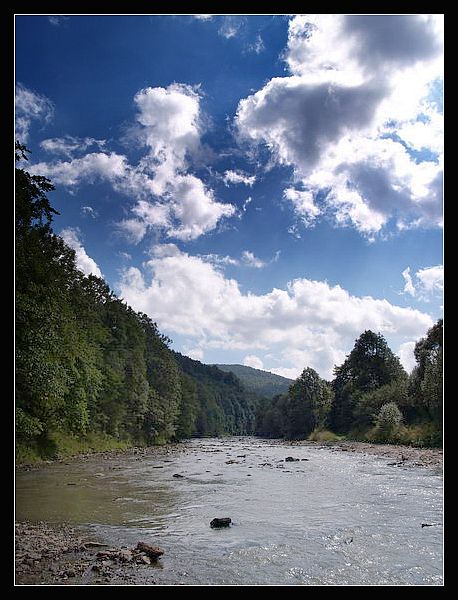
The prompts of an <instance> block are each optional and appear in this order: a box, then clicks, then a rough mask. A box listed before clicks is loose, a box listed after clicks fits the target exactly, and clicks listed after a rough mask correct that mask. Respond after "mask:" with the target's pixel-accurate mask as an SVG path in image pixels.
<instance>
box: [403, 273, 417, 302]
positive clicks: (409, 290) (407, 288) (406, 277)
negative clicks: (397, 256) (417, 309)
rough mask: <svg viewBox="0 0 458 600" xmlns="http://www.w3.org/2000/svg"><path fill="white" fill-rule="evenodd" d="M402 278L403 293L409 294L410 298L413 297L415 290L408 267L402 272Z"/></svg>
mask: <svg viewBox="0 0 458 600" xmlns="http://www.w3.org/2000/svg"><path fill="white" fill-rule="evenodd" d="M402 276H403V277H404V281H405V282H406V284H405V286H404V292H405V293H406V294H410V295H411V296H415V294H416V290H415V286H414V284H413V281H412V276H411V275H410V267H407V269H404V271H403V272H402Z"/></svg>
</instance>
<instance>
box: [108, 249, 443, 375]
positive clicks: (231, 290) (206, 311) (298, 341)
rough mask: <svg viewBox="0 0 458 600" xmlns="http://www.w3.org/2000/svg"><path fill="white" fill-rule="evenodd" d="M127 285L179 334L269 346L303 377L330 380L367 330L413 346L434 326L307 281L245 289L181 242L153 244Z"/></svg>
mask: <svg viewBox="0 0 458 600" xmlns="http://www.w3.org/2000/svg"><path fill="white" fill-rule="evenodd" d="M119 289H120V292H121V296H122V297H123V298H125V299H126V301H127V302H128V303H129V304H130V305H131V306H132V307H133V308H134V309H136V310H140V311H143V312H146V313H147V314H150V315H151V316H152V317H153V318H154V320H155V321H157V323H158V324H159V327H160V328H161V329H162V330H164V331H166V332H167V333H169V334H171V335H173V334H174V333H176V334H181V335H186V336H188V338H193V339H195V340H196V346H197V345H198V346H199V347H206V348H225V349H239V350H245V351H248V352H250V351H251V352H250V353H253V354H257V352H256V350H258V351H266V350H268V351H269V354H270V355H272V356H273V358H272V368H269V370H274V369H294V370H295V373H296V375H298V374H299V373H300V372H301V371H302V369H303V368H304V367H305V366H311V367H313V368H314V369H316V370H317V371H318V372H319V373H320V374H321V375H322V376H324V377H328V378H330V377H331V376H332V369H333V367H334V365H336V364H340V363H341V362H342V361H343V360H344V358H345V354H346V353H348V352H349V351H350V350H351V348H352V347H353V344H354V340H355V339H356V338H357V337H358V336H359V335H360V334H361V332H363V331H364V330H365V329H372V330H373V331H377V332H381V333H382V334H383V335H385V336H387V338H388V339H389V340H390V339H393V340H399V341H398V342H397V343H405V342H407V341H412V340H416V339H417V338H418V337H420V336H422V335H424V334H425V332H426V331H427V329H428V328H429V327H431V326H432V324H433V320H432V318H431V317H430V316H429V315H427V314H425V313H422V312H421V311H418V310H414V309H412V308H402V307H399V306H396V305H393V304H391V303H390V302H388V301H387V300H380V299H376V298H372V297H370V296H365V297H357V296H352V295H351V294H350V293H349V292H347V291H346V290H344V289H343V288H341V287H340V286H338V285H336V286H331V285H329V284H328V283H326V282H322V281H313V280H309V279H305V278H303V279H296V280H294V281H291V282H289V284H288V285H287V287H286V289H277V288H274V289H272V290H271V291H270V292H268V293H266V294H253V293H246V294H245V293H242V291H241V290H240V287H239V284H238V282H237V281H236V280H235V279H230V278H226V277H225V276H224V274H223V273H222V272H221V271H220V269H218V268H217V266H215V265H213V264H212V263H211V262H209V261H206V260H204V259H203V258H201V257H197V256H191V255H189V254H187V253H185V252H182V251H180V250H179V249H178V248H177V247H176V246H175V245H173V244H172V245H167V246H166V247H165V248H164V247H163V246H158V247H156V248H155V249H153V252H152V254H151V258H150V260H148V261H147V262H146V263H145V266H144V270H140V269H138V268H136V267H130V268H128V269H125V270H124V272H123V276H122V279H121V281H120V282H119ZM183 298H186V302H183ZM275 372H279V371H278V370H277V371H275ZM291 373H292V371H291Z"/></svg>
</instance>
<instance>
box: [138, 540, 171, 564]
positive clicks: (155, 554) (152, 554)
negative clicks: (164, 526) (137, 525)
mask: <svg viewBox="0 0 458 600" xmlns="http://www.w3.org/2000/svg"><path fill="white" fill-rule="evenodd" d="M136 550H139V551H140V552H144V553H145V554H146V555H147V556H148V558H150V559H151V560H157V559H158V558H160V557H161V556H162V555H163V554H164V550H162V548H158V547H155V546H150V545H149V544H145V543H144V542H138V544H137V546H136Z"/></svg>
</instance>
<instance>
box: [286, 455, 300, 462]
mask: <svg viewBox="0 0 458 600" xmlns="http://www.w3.org/2000/svg"><path fill="white" fill-rule="evenodd" d="M298 461H299V459H298V458H293V457H292V456H287V457H286V458H285V462H298Z"/></svg>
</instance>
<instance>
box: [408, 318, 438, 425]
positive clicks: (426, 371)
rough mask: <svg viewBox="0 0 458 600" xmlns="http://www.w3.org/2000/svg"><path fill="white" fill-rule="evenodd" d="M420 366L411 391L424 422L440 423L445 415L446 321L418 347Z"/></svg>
mask: <svg viewBox="0 0 458 600" xmlns="http://www.w3.org/2000/svg"><path fill="white" fill-rule="evenodd" d="M414 354H415V359H416V361H417V366H416V368H415V369H414V370H413V372H412V374H411V376H410V382H409V392H410V395H411V397H412V399H413V405H414V407H415V410H416V413H417V414H418V416H419V417H420V419H432V420H433V421H436V422H440V421H441V420H442V412H443V410H442V409H443V321H442V319H439V320H438V321H437V323H436V324H435V325H433V327H431V329H430V330H429V331H428V332H427V334H426V337H425V338H423V339H421V340H420V341H418V342H417V343H416V345H415V350H414Z"/></svg>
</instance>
